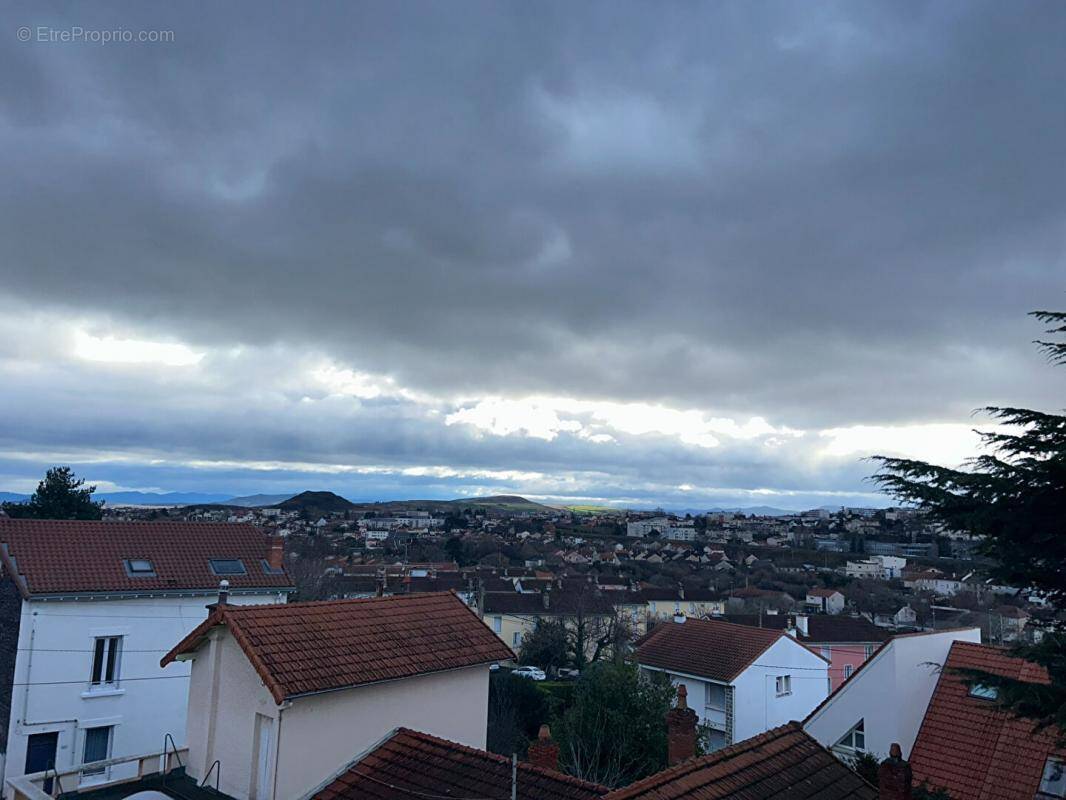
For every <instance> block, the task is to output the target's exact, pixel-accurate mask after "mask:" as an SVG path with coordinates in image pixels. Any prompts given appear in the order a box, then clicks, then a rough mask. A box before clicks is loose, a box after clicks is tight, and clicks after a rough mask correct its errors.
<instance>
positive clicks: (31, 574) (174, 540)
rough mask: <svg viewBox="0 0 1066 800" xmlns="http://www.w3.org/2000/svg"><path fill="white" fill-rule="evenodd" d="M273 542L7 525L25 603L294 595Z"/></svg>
mask: <svg viewBox="0 0 1066 800" xmlns="http://www.w3.org/2000/svg"><path fill="white" fill-rule="evenodd" d="M269 549H270V539H269V537H268V536H266V534H264V533H263V532H262V531H261V530H260V529H259V528H256V527H254V526H252V525H237V524H226V523H204V522H104V521H86V520H31V519H0V559H2V561H3V565H4V568H5V570H7V571H10V572H12V573H14V574H16V575H17V576H18V578H17V583H18V584H19V589H20V590H21V591H22V593H23V596H24V597H30V596H39V595H61V594H81V593H93V592H97V593H98V592H161V591H181V590H185V591H188V590H205V591H215V590H217V589H218V584H219V581H221V580H222V579H223V578H225V579H226V580H228V581H229V583H230V590H231V591H240V590H242V589H260V588H267V589H281V590H285V589H291V588H292V581H291V580H290V579H289V577H288V575H286V574H285V573H284V571H282V572H271V571H270V570H268V569H267V568H266V567H265V566H264V564H263V561H264V559H266V558H267V557H268V554H269ZM126 559H147V560H149V561H151V562H152V566H153V567H154V572H155V574H154V576H143V577H131V576H130V575H129V574H128V573H127V571H126V565H125V560H126ZM210 559H240V560H241V562H242V563H243V564H244V568H245V573H244V574H243V575H217V574H215V573H214V572H213V571H212V570H211V567H210V564H209V563H208V562H209V560H210Z"/></svg>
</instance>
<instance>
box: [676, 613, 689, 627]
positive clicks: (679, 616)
mask: <svg viewBox="0 0 1066 800" xmlns="http://www.w3.org/2000/svg"><path fill="white" fill-rule="evenodd" d="M686 619H688V618H687V617H686V616H685V612H684V611H675V612H674V622H676V623H677V624H678V625H684V624H685V620H686Z"/></svg>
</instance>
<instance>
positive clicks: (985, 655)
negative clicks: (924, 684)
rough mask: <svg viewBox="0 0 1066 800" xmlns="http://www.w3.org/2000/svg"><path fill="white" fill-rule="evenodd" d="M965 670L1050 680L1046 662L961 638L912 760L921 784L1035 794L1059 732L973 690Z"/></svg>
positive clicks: (952, 791) (956, 799) (973, 797)
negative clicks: (1035, 725)
mask: <svg viewBox="0 0 1066 800" xmlns="http://www.w3.org/2000/svg"><path fill="white" fill-rule="evenodd" d="M958 669H978V670H982V671H984V672H990V673H993V674H996V675H1002V676H1005V677H1011V678H1015V679H1018V680H1023V681H1028V682H1031V683H1047V682H1048V676H1047V672H1046V671H1044V669H1043V668H1042V667H1040V666H1037V665H1035V664H1032V663H1030V662H1027V661H1023V660H1022V659H1020V658H1014V657H1012V656H1010V655H1008V654H1007V653H1006V652H1004V651H1003V650H999V649H997V648H994V647H989V646H987V645H979V644H971V643H969V642H955V643H954V644H953V645H952V646H951V650H950V652H949V653H948V658H947V661H946V663H945V665H944V670H943V672H941V674H940V680H939V681H937V685H936V689H935V690H934V692H933V697H932V699H930V701H929V708H928V709H927V710H926V712H925V719H924V720H923V721H922V727H921V728H920V729H919V731H918V738H917V739H916V740H915V742H914V747H913V748H912V749H911V754H910V763H911V768H912V769H913V770H914V781H915V784H916V785H917V784H919V783H921V782H923V781H927V782H928V783H929V784H930V786H934V787H941V788H943V789H946V790H947V792H948V794H949V795H950V796H951V800H1032V798H1033V797H1034V796H1036V793H1037V789H1038V788H1039V786H1040V779H1041V776H1042V774H1043V772H1044V764H1045V763H1046V761H1047V759H1048V756H1050V755H1058V756H1060V757H1063V756H1066V750H1064V749H1057V748H1056V747H1055V732H1054V731H1051V730H1045V731H1034V729H1033V723H1032V722H1031V721H1028V720H1024V719H1019V718H1016V717H1014V716H1013V715H1011V714H1009V713H1007V712H1005V711H1003V710H1002V709H1000V708H999V707H998V706H997V705H996V703H995V702H994V701H992V700H984V699H981V698H979V697H972V696H971V695H970V692H969V689H968V687H967V686H966V680H967V678H966V676H965V675H963V674H960V673H958V672H956V671H955V670H958Z"/></svg>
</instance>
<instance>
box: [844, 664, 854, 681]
mask: <svg viewBox="0 0 1066 800" xmlns="http://www.w3.org/2000/svg"><path fill="white" fill-rule="evenodd" d="M854 673H855V667H853V666H852V665H851V664H845V665H844V680H847V679H848V678H850V677H851V676H852V675H853V674H854Z"/></svg>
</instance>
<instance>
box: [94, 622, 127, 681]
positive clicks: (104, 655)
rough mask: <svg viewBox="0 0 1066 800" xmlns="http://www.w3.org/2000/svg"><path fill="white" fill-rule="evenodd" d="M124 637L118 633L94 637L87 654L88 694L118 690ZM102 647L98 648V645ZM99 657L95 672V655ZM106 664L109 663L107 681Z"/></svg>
mask: <svg viewBox="0 0 1066 800" xmlns="http://www.w3.org/2000/svg"><path fill="white" fill-rule="evenodd" d="M124 639H125V636H123V635H122V634H119V633H110V634H103V635H101V636H94V637H93V642H92V648H91V649H90V652H89V688H88V692H89V693H94V692H110V691H114V690H116V689H118V688H119V686H120V685H121V677H122V651H123V649H124V648H123V646H122V645H123V640H124ZM101 642H102V643H103V646H102V647H101V646H100V643H101ZM98 652H99V655H100V663H99V672H98V671H97V660H96V659H97V653H98ZM108 662H111V679H110V680H108V679H107V671H108V669H107V668H108Z"/></svg>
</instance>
